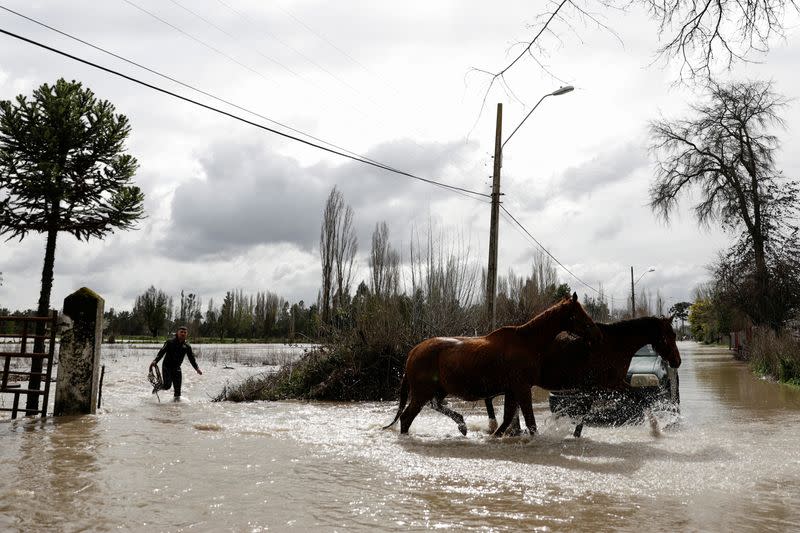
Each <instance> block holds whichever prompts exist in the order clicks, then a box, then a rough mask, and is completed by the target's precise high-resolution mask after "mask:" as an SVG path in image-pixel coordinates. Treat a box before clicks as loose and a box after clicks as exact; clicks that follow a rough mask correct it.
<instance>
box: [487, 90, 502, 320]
mask: <svg viewBox="0 0 800 533" xmlns="http://www.w3.org/2000/svg"><path fill="white" fill-rule="evenodd" d="M502 129H503V104H501V103H498V104H497V128H496V130H495V138H494V173H493V175H492V215H491V221H490V224H489V268H488V270H487V273H486V304H487V311H488V313H489V323H490V328H489V331H494V330H495V328H496V325H495V317H496V314H495V293H496V289H497V234H498V231H497V226H498V224H499V219H500V168H501V167H502V166H503V155H502V153H503V148H502V146H503V145H502V142H501V139H500V138H501V135H502Z"/></svg>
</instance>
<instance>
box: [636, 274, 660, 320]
mask: <svg viewBox="0 0 800 533" xmlns="http://www.w3.org/2000/svg"><path fill="white" fill-rule="evenodd" d="M655 270H656V269H655V267H650V268H648V269H647V271H646V272H643V273H642V275H641V276H639V279H637V280H636V281H635V282H634V281H633V267H631V318H636V294H635V293H634V292H633V287H634V286H635V285H636V284H637V283H639V282H640V281H641V280H642V278H643V277H644V276H645V274H647V273H649V272H655Z"/></svg>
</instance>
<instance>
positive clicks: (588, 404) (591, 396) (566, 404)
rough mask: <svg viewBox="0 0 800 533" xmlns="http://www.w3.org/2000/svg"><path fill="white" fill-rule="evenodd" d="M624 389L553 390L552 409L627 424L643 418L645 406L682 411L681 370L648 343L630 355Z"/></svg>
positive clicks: (587, 419)
mask: <svg viewBox="0 0 800 533" xmlns="http://www.w3.org/2000/svg"><path fill="white" fill-rule="evenodd" d="M625 380H626V382H627V383H628V384H629V385H630V388H629V389H628V390H627V391H625V392H618V391H610V390H564V391H553V392H551V393H550V411H552V412H553V414H555V415H559V416H568V417H570V418H573V419H580V420H583V421H584V422H586V423H590V424H614V425H617V424H624V423H626V422H632V421H637V420H640V419H641V418H642V415H643V412H644V410H645V409H647V408H650V409H665V410H670V411H674V412H679V411H680V401H681V399H680V392H679V388H678V387H679V379H678V371H677V370H676V369H674V368H670V366H669V364H668V363H667V362H666V361H665V360H664V359H662V358H661V356H660V355H658V354H657V353H656V352H655V351H654V350H653V347H652V346H650V345H649V344H646V345H644V346H642V347H641V348H640V349H639V350H638V351H637V352H636V354H634V356H633V358H632V359H631V364H630V366H629V367H628V374H627V376H626V378H625Z"/></svg>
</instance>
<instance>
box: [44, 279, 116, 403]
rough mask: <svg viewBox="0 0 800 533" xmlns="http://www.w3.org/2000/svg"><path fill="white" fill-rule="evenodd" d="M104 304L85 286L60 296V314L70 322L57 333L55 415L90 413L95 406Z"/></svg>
mask: <svg viewBox="0 0 800 533" xmlns="http://www.w3.org/2000/svg"><path fill="white" fill-rule="evenodd" d="M104 304H105V302H104V301H103V299H102V298H101V297H100V296H99V295H98V294H96V293H95V292H94V291H92V290H90V289H87V288H86V287H83V288H81V289H78V290H77V291H75V292H73V293H72V294H70V295H69V296H67V297H66V298H64V314H65V315H67V316H68V317H69V318H70V319H71V321H72V325H71V327H70V328H69V329H67V330H65V331H63V332H62V333H61V348H60V350H59V363H58V377H57V378H56V398H55V405H54V407H53V414H54V415H55V416H62V415H79V414H94V412H95V410H96V409H97V394H98V390H99V374H100V344H101V343H102V341H103V305H104Z"/></svg>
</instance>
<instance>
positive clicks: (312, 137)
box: [0, 5, 388, 166]
mask: <svg viewBox="0 0 800 533" xmlns="http://www.w3.org/2000/svg"><path fill="white" fill-rule="evenodd" d="M0 9H3V10H4V11H7V12H9V13H12V14H14V15H17V16H18V17H21V18H23V19H25V20H27V21H29V22H33V23H34V24H38V25H39V26H42V27H44V28H47V29H48V30H50V31H53V32H56V33H58V34H59V35H63V36H64V37H67V38H69V39H72V40H74V41H76V42H79V43H81V44H84V45H86V46H89V47H91V48H94V49H95V50H98V51H100V52H103V53H104V54H107V55H110V56H111V57H114V58H116V59H119V60H121V61H124V62H126V63H128V64H130V65H133V66H135V67H137V68H140V69H142V70H145V71H147V72H150V73H151V74H155V75H156V76H159V77H161V78H163V79H165V80H169V81H171V82H173V83H177V84H178V85H181V86H182V87H185V88H187V89H190V90H192V91H195V92H197V93H199V94H202V95H204V96H207V97H209V98H212V99H214V100H216V101H218V102H221V103H223V104H226V105H229V106H231V107H234V108H236V109H239V110H240V111H244V112H245V113H249V114H251V115H253V116H256V117H258V118H261V119H263V120H266V121H267V122H270V123H272V124H275V125H277V126H280V127H282V128H286V129H287V130H290V131H293V132H295V133H297V134H299V135H304V136H305V137H308V138H309V139H313V140H315V141H317V142H320V143H323V144H326V145H328V146H331V147H333V148H336V149H337V150H341V151H343V152H347V153H348V154H351V155H354V156H356V157H359V158H361V159H364V160H366V161H372V162H374V163H377V164H382V163H378V162H377V161H374V160H372V159H370V158H368V157H366V156H363V155H361V154H358V153H356V152H353V151H352V150H348V149H347V148H343V147H341V146H338V145H336V144H334V143H332V142H329V141H326V140H324V139H320V138H319V137H315V136H313V135H311V134H309V133H306V132H304V131H300V130H298V129H295V128H293V127H291V126H289V125H288V124H284V123H282V122H278V121H277V120H273V119H271V118H269V117H267V116H264V115H262V114H260V113H258V112H256V111H252V110H250V109H247V108H245V107H242V106H240V105H237V104H235V103H233V102H231V101H229V100H226V99H224V98H221V97H219V96H216V95H214V94H211V93H209V92H207V91H204V90H202V89H199V88H197V87H194V86H193V85H190V84H188V83H185V82H182V81H180V80H178V79H176V78H173V77H172V76H168V75H166V74H163V73H161V72H159V71H157V70H155V69H152V68H150V67H147V66H145V65H142V64H141V63H137V62H136V61H133V60H130V59H128V58H126V57H123V56H121V55H119V54H116V53H114V52H111V51H109V50H106V49H105V48H103V47H101V46H98V45H95V44H93V43H90V42H88V41H86V40H84V39H81V38H79V37H76V36H74V35H72V34H70V33H67V32H65V31H62V30H59V29H58V28H54V27H53V26H50V25H48V24H46V23H44V22H42V21H39V20H36V19H34V18H32V17H29V16H27V15H24V14H22V13H19V12H17V11H14V10H13V9H10V8H7V7H5V6H3V5H0ZM386 166H388V165H386Z"/></svg>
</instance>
